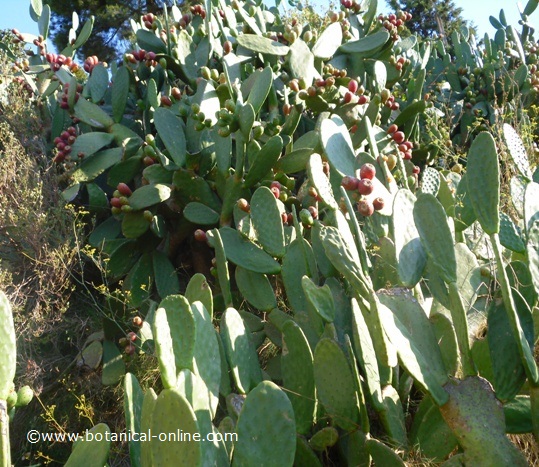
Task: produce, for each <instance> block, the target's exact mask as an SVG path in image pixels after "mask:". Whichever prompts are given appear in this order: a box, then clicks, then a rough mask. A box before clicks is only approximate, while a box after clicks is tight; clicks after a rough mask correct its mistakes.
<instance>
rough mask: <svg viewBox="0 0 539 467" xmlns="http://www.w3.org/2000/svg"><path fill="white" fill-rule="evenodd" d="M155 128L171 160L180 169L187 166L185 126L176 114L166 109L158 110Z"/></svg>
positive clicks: (155, 113)
mask: <svg viewBox="0 0 539 467" xmlns="http://www.w3.org/2000/svg"><path fill="white" fill-rule="evenodd" d="M154 121H155V128H156V129H157V132H158V133H159V136H160V137H161V139H162V141H163V144H164V145H165V147H166V148H167V150H168V154H169V158H170V159H172V161H174V163H175V164H176V165H177V166H178V167H182V166H183V165H184V164H185V157H186V152H187V149H186V142H185V125H184V124H183V121H182V120H181V119H179V118H178V117H176V115H174V113H173V112H172V111H171V110H169V109H165V108H158V109H156V110H155V112H154Z"/></svg>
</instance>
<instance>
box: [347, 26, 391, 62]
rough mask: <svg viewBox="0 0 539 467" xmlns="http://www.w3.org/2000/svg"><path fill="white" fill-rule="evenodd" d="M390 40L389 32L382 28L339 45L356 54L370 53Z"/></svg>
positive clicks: (349, 52)
mask: <svg viewBox="0 0 539 467" xmlns="http://www.w3.org/2000/svg"><path fill="white" fill-rule="evenodd" d="M388 40H389V33H388V32H387V31H385V30H383V29H382V30H380V31H378V32H375V33H374V34H369V35H367V36H365V37H362V38H361V39H358V40H355V41H348V42H345V43H344V44H343V45H341V46H340V47H339V50H340V51H341V52H344V53H348V54H354V55H355V56H358V55H359V56H361V55H370V54H374V53H375V52H376V51H377V50H379V49H380V48H382V46H383V45H384V44H385V43H386V42H387V41H388Z"/></svg>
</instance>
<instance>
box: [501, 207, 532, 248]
mask: <svg viewBox="0 0 539 467" xmlns="http://www.w3.org/2000/svg"><path fill="white" fill-rule="evenodd" d="M499 235H500V243H501V244H502V245H503V246H504V247H505V248H507V249H509V250H511V251H514V252H516V253H525V252H526V245H525V244H524V241H523V240H522V236H521V232H520V229H519V228H518V226H516V225H515V224H514V222H513V221H512V220H511V218H510V217H509V216H508V215H507V214H505V213H504V212H501V213H500V234H499Z"/></svg>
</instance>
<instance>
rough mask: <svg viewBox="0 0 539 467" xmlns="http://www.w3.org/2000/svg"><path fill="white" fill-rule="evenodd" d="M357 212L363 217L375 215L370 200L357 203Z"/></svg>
mask: <svg viewBox="0 0 539 467" xmlns="http://www.w3.org/2000/svg"><path fill="white" fill-rule="evenodd" d="M357 210H358V212H359V213H360V214H361V215H362V216H365V217H369V216H372V215H373V213H374V206H373V205H372V203H371V202H370V201H369V200H366V199H362V200H359V202H358V203H357Z"/></svg>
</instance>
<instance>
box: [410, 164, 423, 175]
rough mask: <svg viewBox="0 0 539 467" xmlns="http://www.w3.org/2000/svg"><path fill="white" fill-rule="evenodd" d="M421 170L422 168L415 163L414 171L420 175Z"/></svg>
mask: <svg viewBox="0 0 539 467" xmlns="http://www.w3.org/2000/svg"><path fill="white" fill-rule="evenodd" d="M420 172H421V168H420V167H418V166H417V165H414V168H413V169H412V173H414V174H416V175H419V173H420Z"/></svg>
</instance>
